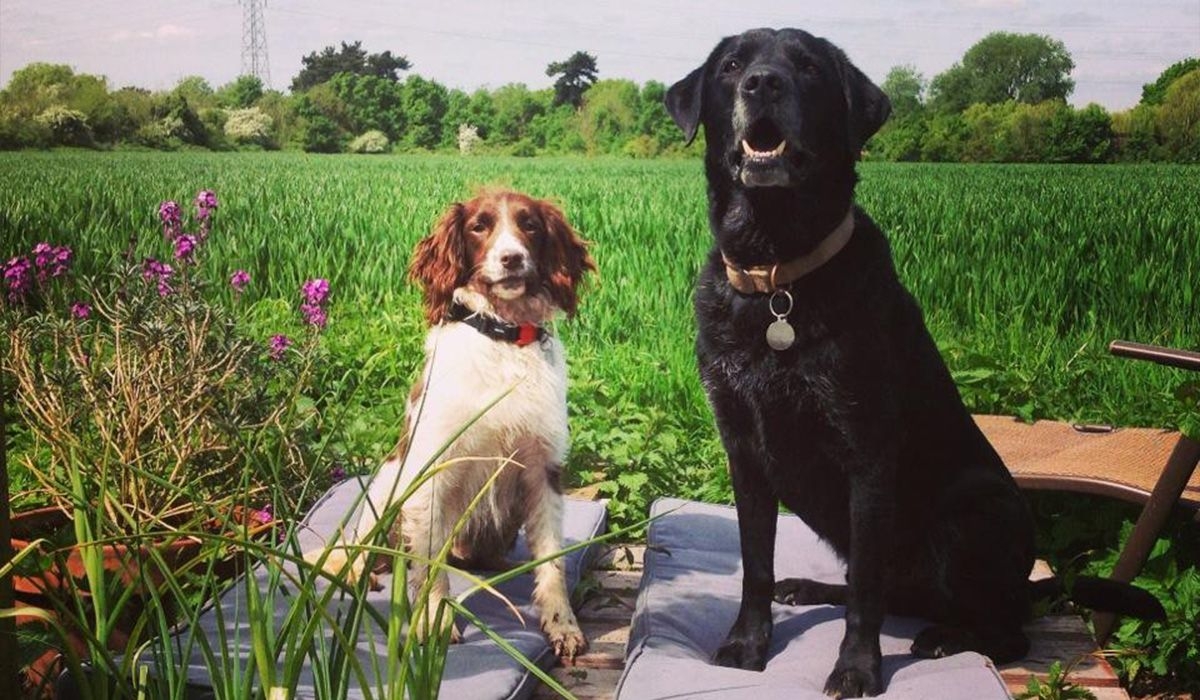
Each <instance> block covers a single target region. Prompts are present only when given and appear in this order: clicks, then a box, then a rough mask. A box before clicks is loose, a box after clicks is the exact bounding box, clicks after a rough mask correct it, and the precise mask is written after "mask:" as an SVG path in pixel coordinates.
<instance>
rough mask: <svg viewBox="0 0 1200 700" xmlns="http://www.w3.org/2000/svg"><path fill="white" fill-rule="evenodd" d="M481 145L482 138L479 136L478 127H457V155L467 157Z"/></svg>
mask: <svg viewBox="0 0 1200 700" xmlns="http://www.w3.org/2000/svg"><path fill="white" fill-rule="evenodd" d="M481 143H483V138H481V137H480V136H479V127H477V126H473V125H471V124H459V125H458V152H459V153H462V154H463V155H469V154H470V153H471V152H472V151H474V150H475V148H476V147H477V146H479V144H481Z"/></svg>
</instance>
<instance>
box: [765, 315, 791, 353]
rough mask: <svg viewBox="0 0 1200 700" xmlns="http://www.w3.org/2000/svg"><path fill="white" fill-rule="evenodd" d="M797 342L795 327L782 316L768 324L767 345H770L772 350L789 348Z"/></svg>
mask: <svg viewBox="0 0 1200 700" xmlns="http://www.w3.org/2000/svg"><path fill="white" fill-rule="evenodd" d="M795 342H796V331H795V329H793V328H792V325H791V324H790V323H788V322H787V321H785V320H783V319H782V318H781V319H778V320H776V321H775V322H774V323H772V324H771V325H769V326H767V345H770V346H771V349H772V350H787V349H788V348H790V347H792V343H795Z"/></svg>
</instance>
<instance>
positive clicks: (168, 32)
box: [154, 24, 196, 39]
mask: <svg viewBox="0 0 1200 700" xmlns="http://www.w3.org/2000/svg"><path fill="white" fill-rule="evenodd" d="M195 35H196V30H195V29H189V28H187V27H181V26H179V25H178V24H164V25H162V26H161V27H159V28H158V29H157V30H155V32H154V36H155V37H157V38H159V39H170V38H175V37H181V36H195Z"/></svg>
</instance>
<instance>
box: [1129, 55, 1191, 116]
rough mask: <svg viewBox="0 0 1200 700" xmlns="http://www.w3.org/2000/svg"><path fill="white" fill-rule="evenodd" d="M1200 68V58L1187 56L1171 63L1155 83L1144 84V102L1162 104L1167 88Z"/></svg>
mask: <svg viewBox="0 0 1200 700" xmlns="http://www.w3.org/2000/svg"><path fill="white" fill-rule="evenodd" d="M1197 68H1200V58H1195V57H1193V58H1185V59H1183V60H1182V61H1179V62H1177V63H1173V64H1171V66H1170V67H1168V68H1167V69H1166V70H1165V71H1163V72H1162V73H1160V74H1159V76H1158V79H1157V80H1155V81H1154V82H1153V83H1149V84H1146V85H1143V86H1142V102H1141V103H1142V104H1147V105H1160V104H1162V103H1163V100H1165V99H1166V97H1167V88H1169V87H1171V83H1173V82H1175V81H1176V80H1178V79H1179V78H1182V77H1183V76H1185V75H1187V74H1188V73H1191V72H1192V71H1194V70H1196V69H1197Z"/></svg>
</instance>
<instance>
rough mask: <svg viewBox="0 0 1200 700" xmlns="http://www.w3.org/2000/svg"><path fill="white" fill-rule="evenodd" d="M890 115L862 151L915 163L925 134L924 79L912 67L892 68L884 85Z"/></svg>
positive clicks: (888, 158)
mask: <svg viewBox="0 0 1200 700" xmlns="http://www.w3.org/2000/svg"><path fill="white" fill-rule="evenodd" d="M880 88H881V89H882V90H883V92H884V94H886V95H887V96H888V99H889V100H890V101H891V103H892V115H891V117H889V118H888V120H887V121H886V122H885V123H884V125H883V128H882V129H880V130H879V133H877V134H875V136H874V137H873V138H872V139H871V140H870V142H869V143H868V144H867V146H866V148H865V149H864V150H865V151H867V153H868V154H871V155H876V154H877V155H878V156H880V157H882V158H884V159H886V160H918V159H920V157H921V138H922V136H923V135H924V132H925V126H926V125H925V78H924V76H922V75H921V74H920V73H919V72H917V69H916V67H914V66H912V65H903V66H894V67H893V68H892V69H891V70H890V71H888V74H887V77H886V78H884V80H883V84H882V85H880Z"/></svg>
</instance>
